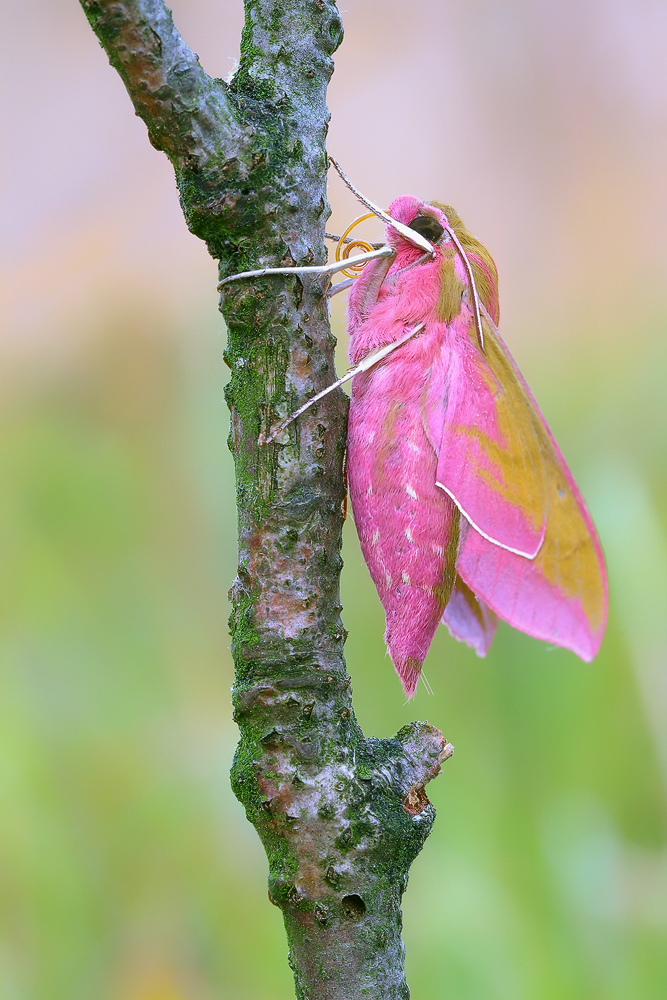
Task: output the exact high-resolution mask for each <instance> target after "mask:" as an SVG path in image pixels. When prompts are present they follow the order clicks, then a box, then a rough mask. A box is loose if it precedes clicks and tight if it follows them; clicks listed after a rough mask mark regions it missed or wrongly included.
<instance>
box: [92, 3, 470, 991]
mask: <svg viewBox="0 0 667 1000" xmlns="http://www.w3.org/2000/svg"><path fill="white" fill-rule="evenodd" d="M81 3H82V6H83V7H84V10H85V11H86V14H87V16H88V18H89V20H90V23H91V25H92V26H93V29H94V30H95V32H96V33H97V35H98V38H99V39H100V41H101V43H102V45H103V46H104V48H105V50H106V52H107V54H108V55H109V58H110V61H111V63H112V65H113V66H115V67H116V69H117V70H118V71H119V73H120V74H121V76H122V78H123V80H124V82H125V85H126V87H127V89H128V91H129V93H130V96H131V98H132V101H133V103H134V106H135V108H136V110H137V113H138V114H140V115H141V117H142V118H143V119H144V121H145V122H146V124H147V126H148V131H149V136H150V138H151V141H152V142H153V144H154V145H156V146H158V148H161V149H164V150H165V152H166V153H167V155H168V156H169V158H170V160H171V162H172V164H173V165H174V169H175V173H176V179H177V183H178V187H179V191H180V196H181V204H182V206H183V211H184V214H185V217H186V220H187V223H188V226H189V227H190V229H191V231H192V232H194V233H196V235H198V236H200V237H201V238H202V239H205V240H206V242H207V245H208V247H209V250H210V252H211V254H212V255H213V256H214V257H216V258H218V259H219V261H220V277H221V278H223V277H226V276H227V275H229V274H232V273H236V272H240V271H246V270H252V269H254V268H257V267H265V266H268V267H271V266H284V265H290V264H292V263H299V264H312V263H320V262H322V261H324V260H325V249H324V245H323V238H324V225H325V222H326V219H327V218H328V215H329V207H328V204H327V200H326V174H327V157H326V146H325V140H326V133H327V127H328V120H329V113H328V110H327V106H326V88H327V83H328V80H329V78H330V76H331V72H332V70H333V60H332V58H331V56H332V53H333V52H334V51H335V49H336V47H337V46H338V44H339V43H340V41H341V38H342V24H341V21H340V16H339V14H338V11H337V9H336V5H335V3H334V2H333V0H245V10H246V21H245V27H244V30H243V36H242V39H241V62H240V66H239V70H238V72H237V73H236V76H235V78H234V79H233V80H232V82H231V83H230V84H229V86H227V85H226V84H224V83H223V82H222V81H220V80H212V79H210V78H209V77H208V76H207V75H206V74H205V73H204V71H203V70H202V69H201V67H200V66H199V62H198V60H197V58H196V56H195V55H194V54H193V53H192V52H191V51H190V50H189V49H188V48H187V46H186V45H185V44H184V43H183V41H182V39H181V38H180V36H179V35H178V33H177V32H176V30H175V28H174V25H173V21H172V18H171V14H170V12H169V11H168V10H167V8H166V7H165V6H164V4H163V3H162V2H161V0H81ZM221 309H222V312H223V314H224V317H225V320H226V323H227V328H228V334H229V335H228V346H227V351H226V354H225V357H226V360H227V363H228V364H229V366H230V369H231V373H232V374H231V380H230V383H229V386H228V388H227V400H228V403H229V407H230V411H231V432H230V447H231V449H232V452H233V454H234V459H235V465H236V480H237V499H238V525H239V567H238V576H237V579H236V581H235V583H234V585H233V587H232V591H231V592H230V594H231V597H232V605H233V612H232V617H231V620H230V628H231V633H232V639H233V647H232V648H233V653H234V659H235V664H236V680H235V686H234V696H233V697H234V713H235V714H234V717H235V719H236V721H237V722H238V724H239V728H240V734H241V738H240V743H239V746H238V749H237V752H236V757H235V761H234V766H233V768H232V785H233V788H234V791H235V792H236V794H237V796H238V798H239V799H240V800H241V802H242V803H243V804H244V806H245V809H246V814H247V816H248V819H249V820H250V821H251V822H252V823H253V825H254V826H255V827H256V829H257V831H258V832H259V835H260V837H261V838H262V841H263V843H264V846H265V848H266V853H267V857H268V860H269V894H270V898H271V900H272V902H274V903H275V904H276V905H278V906H280V908H281V909H282V911H283V916H284V920H285V927H286V930H287V937H288V941H289V946H290V964H291V966H292V968H293V970H294V977H295V983H296V990H297V996H298V997H299V998H301V1000H352V998H353V997H358V996H362V995H363V996H365V997H368V998H369V1000H380V998H382V1000H399V998H401V1000H404V998H406V997H408V996H409V992H408V988H407V985H406V983H405V978H404V974H403V945H402V942H401V938H400V926H401V911H400V901H401V896H402V893H403V891H404V889H405V886H406V884H407V877H408V871H409V867H410V864H411V863H412V861H413V859H414V858H415V856H416V855H417V853H418V852H419V850H420V849H421V847H422V844H423V842H424V840H425V838H426V836H427V835H428V833H429V831H430V828H431V825H432V823H433V819H434V816H435V813H434V810H433V808H432V806H431V805H430V803H429V801H428V798H427V797H426V793H425V791H424V785H425V784H426V782H427V781H429V780H430V779H431V778H432V777H434V776H435V775H436V774H437V773H438V771H439V769H440V765H441V763H442V762H443V761H444V760H445V759H446V758H447V757H448V756H449V755H450V754H451V752H452V748H451V746H450V745H449V744H447V743H446V741H445V740H444V739H443V737H442V735H441V733H440V732H439V731H438V730H437V729H435V728H434V727H432V726H430V725H428V723H413V724H412V725H411V726H408V727H405V728H404V729H403V730H401V731H400V732H399V733H398V734H397V735H396V737H394V738H393V739H388V740H376V739H366V738H365V737H364V735H363V733H362V732H361V729H360V728H359V726H358V724H357V722H356V719H355V717H354V714H353V711H352V702H351V696H350V688H349V685H350V678H349V677H348V675H347V673H346V670H345V662H344V659H343V643H344V638H345V630H344V628H343V625H342V622H341V620H340V611H341V606H340V597H339V578H340V570H341V566H342V560H341V558H340V548H341V530H342V520H343V518H342V512H341V501H342V499H343V496H344V493H345V487H344V483H343V454H344V449H345V439H346V423H347V400H346V397H345V395H344V394H343V393H342V391H341V390H337V391H335V392H332V393H330V394H329V395H328V396H326V397H325V398H324V399H323V400H321V401H320V402H318V403H317V404H316V405H314V406H312V407H311V408H310V409H308V410H307V411H306V413H305V414H304V415H303V416H302V417H300V418H299V420H298V421H296V422H295V423H293V424H291V425H290V427H289V431H288V433H287V435H284V436H282V437H281V441H280V443H279V442H277V441H276V442H273V443H271V444H270V445H268V446H266V447H260V446H259V444H258V439H259V436H260V433H261V432H262V431H264V432H266V431H267V430H268V429H269V428H270V427H272V426H274V425H275V424H276V422H278V421H279V420H280V419H281V418H284V417H285V416H286V415H287V414H289V413H292V412H294V410H295V409H296V408H297V407H299V406H300V405H301V404H302V403H303V402H304V401H305V400H306V399H309V398H311V397H312V396H313V395H315V394H316V393H317V392H320V391H321V390H322V389H324V388H325V387H326V386H327V385H330V384H331V382H332V381H333V379H334V378H335V372H334V357H333V349H334V346H335V340H334V338H333V337H332V335H331V332H330V329H329V318H328V310H327V298H326V282H325V280H324V279H322V278H319V277H316V276H315V277H313V276H310V275H309V276H305V275H302V276H300V277H295V276H291V275H286V276H282V275H281V276H264V277H257V278H250V279H245V280H244V281H242V282H230V283H229V284H226V285H225V286H224V287H223V289H222V293H221Z"/></svg>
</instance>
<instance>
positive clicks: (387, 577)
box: [384, 573, 391, 587]
mask: <svg viewBox="0 0 667 1000" xmlns="http://www.w3.org/2000/svg"><path fill="white" fill-rule="evenodd" d="M384 578H385V580H386V581H387V586H388V587H391V573H385V575H384Z"/></svg>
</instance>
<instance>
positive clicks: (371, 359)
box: [259, 323, 424, 445]
mask: <svg viewBox="0 0 667 1000" xmlns="http://www.w3.org/2000/svg"><path fill="white" fill-rule="evenodd" d="M423 329H424V324H423V323H419V324H418V325H417V326H415V327H413V329H412V330H409V331H408V332H407V333H406V334H405V336H403V337H399V339H398V340H395V341H394V342H393V343H391V344H387V345H386V347H381V348H380V350H379V351H376V352H375V354H370V355H369V356H368V357H367V358H364V360H363V361H362V362H361V363H360V364H358V365H357V366H356V368H350V370H349V371H348V372H346V373H345V375H343V376H342V377H341V378H339V379H336V381H335V382H332V384H331V385H328V386H327V387H326V389H322V391H321V392H318V393H317V395H316V396H311V398H310V399H309V400H308V401H307V402H306V403H304V404H303V406H300V407H299V409H298V410H296V411H295V412H294V413H292V414H291V416H289V417H287V419H286V420H283V422H282V423H281V424H278V426H277V427H276V428H275V429H274V430H272V431H271V433H270V434H267V435H265V434H260V435H259V444H260V445H265V444H270V442H271V441H273V440H274V439H275V438H277V437H278V435H279V434H282V432H283V431H284V430H285V428H287V427H289V425H290V424H291V423H292V421H294V420H296V418H297V417H300V416H301V414H302V413H305V412H306V410H307V409H309V408H310V407H311V406H312V405H313V403H317V402H318V401H319V400H320V399H323V398H324V396H328V395H329V393H330V392H333V390H334V389H337V388H338V386H340V385H342V384H343V383H344V382H349V380H350V379H351V378H354V376H355V375H359V374H360V373H361V372H365V371H368V369H369V368H372V367H373V366H374V365H376V364H377V363H378V361H382V359H383V358H386V357H387V355H388V354H391V353H392V351H395V350H396V348H397V347H402V346H403V344H404V343H405V342H406V341H407V340H410V338H411V337H414V336H415V334H417V333H419V332H420V330H423Z"/></svg>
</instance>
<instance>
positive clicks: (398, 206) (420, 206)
mask: <svg viewBox="0 0 667 1000" xmlns="http://www.w3.org/2000/svg"><path fill="white" fill-rule="evenodd" d="M388 214H389V215H390V216H391V217H392V219H396V221H397V222H402V223H403V225H404V226H408V227H409V228H410V229H413V230H414V231H415V232H416V233H419V235H420V236H423V237H424V238H425V239H427V240H428V241H429V243H431V244H433V245H434V246H435V244H437V243H439V242H440V240H441V239H442V238H443V236H445V238H446V235H447V230H446V228H445V227H446V226H447V219H446V217H445V216H444V215H443V213H442V212H441V211H440V209H439V208H436V207H435V206H434V205H428V204H426V203H425V202H423V201H420V200H419V198H414V197H412V196H411V195H403V196H402V197H400V198H396V199H395V200H394V201H393V202H392V203H391V205H390V206H389V209H388ZM387 242H388V243H390V244H391V245H392V246H397V245H399V244H405V243H407V240H406V238H405V237H404V236H402V235H401V234H399V233H398V232H397V230H396V229H394V228H393V227H392V226H388V227H387Z"/></svg>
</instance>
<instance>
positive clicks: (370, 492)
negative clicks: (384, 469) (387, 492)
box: [366, 486, 373, 497]
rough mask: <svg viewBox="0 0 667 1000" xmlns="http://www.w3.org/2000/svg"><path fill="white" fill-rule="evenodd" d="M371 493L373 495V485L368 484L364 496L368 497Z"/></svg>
mask: <svg viewBox="0 0 667 1000" xmlns="http://www.w3.org/2000/svg"><path fill="white" fill-rule="evenodd" d="M372 495H373V487H372V486H369V487H368V489H367V490H366V496H367V497H370V496H372Z"/></svg>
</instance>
